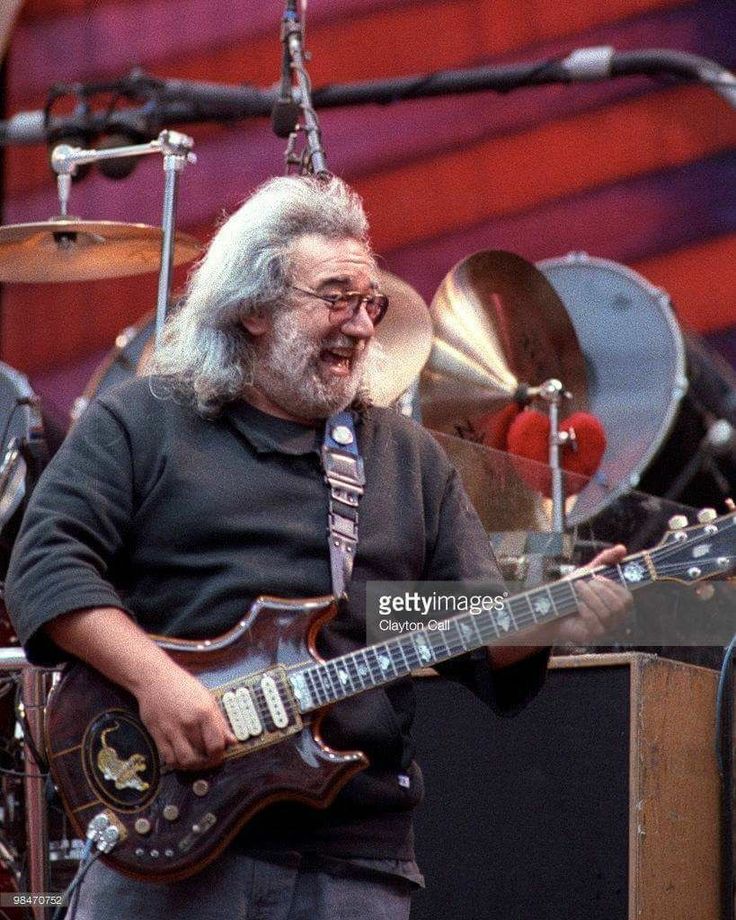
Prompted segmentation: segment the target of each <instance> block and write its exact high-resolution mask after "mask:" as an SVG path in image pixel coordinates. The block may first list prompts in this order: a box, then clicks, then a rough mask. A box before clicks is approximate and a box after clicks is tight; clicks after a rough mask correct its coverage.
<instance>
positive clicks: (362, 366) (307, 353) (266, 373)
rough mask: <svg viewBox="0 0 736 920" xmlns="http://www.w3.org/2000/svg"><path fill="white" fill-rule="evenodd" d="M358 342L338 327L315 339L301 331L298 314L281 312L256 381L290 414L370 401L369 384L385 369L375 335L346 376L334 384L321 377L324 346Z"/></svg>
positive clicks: (313, 414)
mask: <svg viewBox="0 0 736 920" xmlns="http://www.w3.org/2000/svg"><path fill="white" fill-rule="evenodd" d="M353 346H354V341H353V340H352V339H351V338H350V337H349V336H346V335H343V334H342V333H341V332H340V331H339V330H338V329H336V330H335V333H334V335H332V336H329V337H328V338H327V339H323V340H322V341H320V342H316V343H315V342H314V341H313V340H312V339H311V338H310V337H309V336H308V335H306V334H305V332H304V330H303V329H302V327H301V325H300V324H299V321H298V319H297V315H296V314H295V313H294V312H292V311H289V310H284V311H279V312H278V313H277V314H276V315H275V316H274V320H273V338H272V342H271V345H270V347H269V348H268V349H267V350H266V351H265V352H264V353H263V354H256V355H255V356H254V357H255V360H254V364H253V383H254V385H255V386H256V387H258V389H259V390H261V391H262V392H263V393H265V394H267V395H268V397H269V398H270V399H272V400H273V402H275V403H276V404H277V405H279V406H281V408H282V409H284V410H286V411H287V412H288V413H289V414H290V415H294V416H296V417H297V418H303V419H314V418H327V417H328V416H330V415H332V414H333V413H335V412H341V411H342V410H343V409H346V408H347V407H348V406H350V405H355V406H356V408H365V407H366V406H368V405H370V403H371V400H370V382H371V380H373V379H375V377H376V376H377V375H378V374H380V373H381V371H382V369H383V368H384V367H385V360H386V358H385V352H384V351H383V349H382V347H381V346H380V345H379V344H378V342H376V341H375V339H372V340H371V341H370V342H368V343H367V344H366V346H365V347H364V348H363V349H362V350H361V351H359V352H357V353H356V354H355V355H354V357H353V359H352V362H353V363H352V367H351V371H350V374H349V375H348V376H347V377H338V378H335V379H334V380H330V381H329V382H327V381H325V380H323V379H322V378H321V377H320V374H319V369H320V357H319V356H320V352H321V351H322V350H323V349H324V348H325V347H334V348H341V347H353Z"/></svg>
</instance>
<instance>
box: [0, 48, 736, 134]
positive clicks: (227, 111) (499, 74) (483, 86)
mask: <svg viewBox="0 0 736 920" xmlns="http://www.w3.org/2000/svg"><path fill="white" fill-rule="evenodd" d="M636 75H645V76H649V77H652V78H661V77H663V76H668V77H674V78H675V79H679V80H685V81H690V82H698V83H702V84H703V85H704V86H707V87H710V88H711V89H712V90H713V91H714V92H716V93H718V94H719V95H720V96H721V97H722V98H723V99H724V100H725V101H726V102H727V103H728V104H729V105H730V106H732V107H734V108H736V77H734V75H733V74H732V73H730V72H729V71H728V70H726V69H725V68H723V67H722V66H721V65H720V64H718V63H717V62H716V61H712V60H709V59H708V58H703V57H699V56H698V55H695V54H688V53H685V52H682V51H672V50H668V49H666V48H648V49H647V48H644V49H640V50H637V51H616V50H615V49H614V48H612V47H610V46H602V47H592V48H577V49H575V50H573V51H571V52H570V53H569V54H568V55H566V56H565V57H562V58H553V59H546V60H540V61H528V62H524V63H518V64H506V65H503V66H500V67H474V68H471V69H466V70H443V71H440V72H436V73H424V74H414V75H411V76H407V77H395V78H392V79H388V80H366V81H362V82H358V83H347V84H333V85H331V86H324V87H322V88H321V89H318V90H316V91H315V93H314V96H313V103H314V105H316V106H317V107H318V108H320V109H326V108H335V107H339V106H348V105H389V104H390V103H394V102H400V101H402V100H405V99H422V98H431V97H434V96H445V95H458V94H464V93H476V92H483V91H487V90H492V91H494V92H498V93H504V94H505V93H509V92H511V91H512V90H515V89H521V88H522V87H533V86H547V85H550V84H555V83H561V84H564V85H569V84H570V83H576V82H591V81H599V80H612V79H617V78H620V77H630V76H636ZM120 85H122V86H123V90H122V92H123V93H124V95H125V96H126V97H127V98H135V97H136V95H137V97H138V98H142V99H144V100H145V105H142V106H140V107H137V108H129V109H122V110H117V111H112V112H111V111H110V108H109V106H107V107H104V108H103V107H102V106H100V109H99V110H97V111H95V110H94V108H93V106H92V105H90V97H92V96H93V95H94V93H95V92H103V91H104V92H110V91H111V89H110V85H109V84H103V85H102V86H100V85H99V84H89V85H87V86H82V87H81V89H82V90H84V91H85V101H86V104H85V105H83V106H77V111H76V112H75V114H73V115H69V116H57V117H52V116H50V115H49V112H48V107H47V108H46V109H37V110H34V111H28V112H18V113H17V114H16V115H14V116H12V117H11V118H9V119H8V120H6V121H0V144H2V145H9V144H42V143H48V142H51V143H53V142H55V141H56V140H57V139H58V138H61V137H69V136H73V137H79V136H81V137H94V136H97V135H99V134H109V133H114V132H121V133H123V134H125V135H127V136H131V134H132V136H139V135H140V134H141V133H143V134H146V135H147V136H149V137H153V136H155V135H156V134H157V133H158V131H159V130H160V129H161V126H162V125H177V124H194V123H202V122H212V121H214V122H231V121H236V120H239V119H244V118H254V117H259V116H260V117H268V116H269V115H271V113H272V111H273V108H274V105H276V104H277V103H278V102H279V99H280V93H281V90H280V89H279V87H275V88H272V89H258V88H257V87H253V86H232V85H227V84H217V83H206V82H202V81H193V80H163V79H158V78H156V77H152V76H150V75H149V74H146V73H145V72H143V71H142V70H140V69H135V70H133V71H131V73H130V74H129V75H128V76H127V77H125V78H123V79H122V80H119V81H116V82H115V84H113V86H114V87H115V89H114V90H112V91H117V87H118V86H120ZM67 89H68V92H69V93H70V94H74V95H77V94H78V92H79V85H78V84H73V85H71V86H70V87H68V88H67ZM295 98H297V101H298V102H299V104H302V100H301V99H300V98H298V97H295Z"/></svg>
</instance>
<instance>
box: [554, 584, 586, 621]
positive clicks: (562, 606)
mask: <svg viewBox="0 0 736 920" xmlns="http://www.w3.org/2000/svg"><path fill="white" fill-rule="evenodd" d="M577 580H582V579H577ZM548 590H549V593H550V596H551V597H552V599H553V601H554V604H555V612H556V613H558V614H559V613H573V612H574V611H576V610H577V609H578V600H577V594H576V592H575V589H574V586H573V582H572V581H559V582H556V583H555V584H553V585H550V586H549V589H548ZM555 598H556V600H555Z"/></svg>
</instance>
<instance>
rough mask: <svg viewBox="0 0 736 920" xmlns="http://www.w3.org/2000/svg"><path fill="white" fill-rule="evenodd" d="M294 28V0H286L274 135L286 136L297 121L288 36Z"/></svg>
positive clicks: (272, 113) (297, 111) (298, 110)
mask: <svg viewBox="0 0 736 920" xmlns="http://www.w3.org/2000/svg"><path fill="white" fill-rule="evenodd" d="M294 28H297V29H298V28H299V14H298V13H297V9H296V0H286V8H285V9H284V16H283V18H282V20H281V44H282V46H283V49H282V53H281V84H280V86H279V96H278V99H277V100H276V102H275V103H274V106H273V109H272V111H271V127H272V128H273V131H274V134H275V135H276V137H283V138H284V139H286V138H288V137H289V135H290V134H292V133H293V132H294V131H296V126H297V123H298V122H299V115H300V111H301V110H300V107H299V105H298V103H297V102H296V101H295V99H294V84H293V81H292V78H291V49H290V47H289V36H290V35H291V32H292V30H293V29H294Z"/></svg>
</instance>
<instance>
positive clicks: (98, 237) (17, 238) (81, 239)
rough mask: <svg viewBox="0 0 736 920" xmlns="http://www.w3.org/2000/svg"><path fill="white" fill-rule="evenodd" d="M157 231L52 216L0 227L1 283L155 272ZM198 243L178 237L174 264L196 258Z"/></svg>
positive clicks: (144, 226) (158, 248)
mask: <svg viewBox="0 0 736 920" xmlns="http://www.w3.org/2000/svg"><path fill="white" fill-rule="evenodd" d="M162 239H163V235H162V232H161V228H160V227H150V226H148V225H147V224H126V223H117V222H115V221H110V220H101V221H88V220H79V219H77V218H73V217H70V218H61V217H56V218H52V219H51V220H49V221H45V222H39V223H30V224H10V225H8V226H6V227H0V281H7V282H15V283H35V282H40V283H55V282H62V281H96V280H98V279H104V278H122V277H124V276H128V275H142V274H145V273H146V272H153V271H157V270H158V268H159V265H160V259H161V245H162ZM201 249H202V247H201V245H200V243H199V241H198V240H196V239H195V238H194V237H192V236H188V235H187V234H185V233H177V234H176V241H175V250H174V264H175V265H180V264H183V263H184V262H189V261H191V260H192V259H194V258H195V257H196V256H197V255H198V254H199V253H200V251H201Z"/></svg>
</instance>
